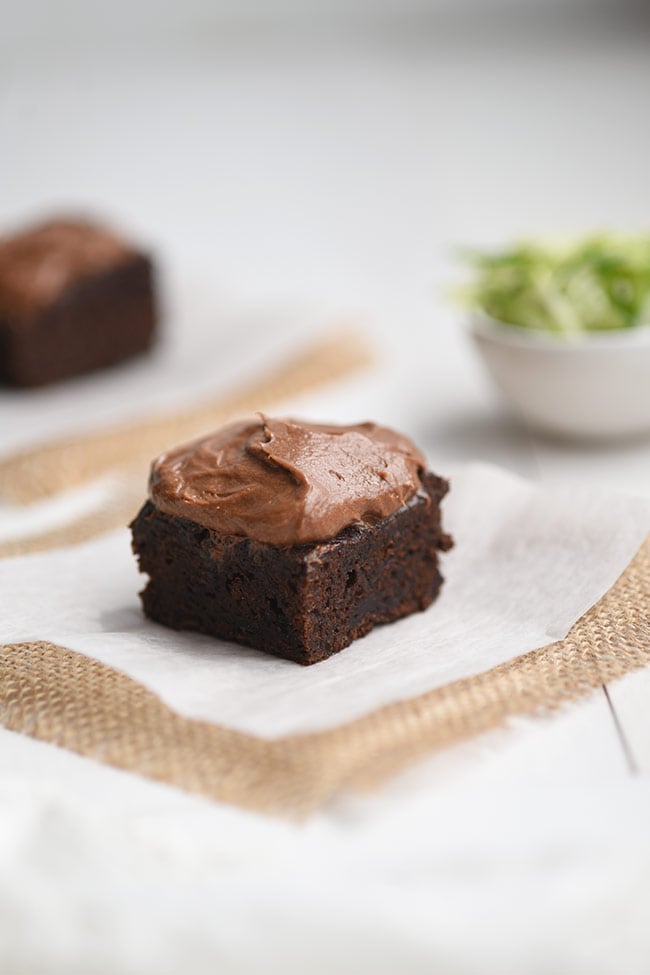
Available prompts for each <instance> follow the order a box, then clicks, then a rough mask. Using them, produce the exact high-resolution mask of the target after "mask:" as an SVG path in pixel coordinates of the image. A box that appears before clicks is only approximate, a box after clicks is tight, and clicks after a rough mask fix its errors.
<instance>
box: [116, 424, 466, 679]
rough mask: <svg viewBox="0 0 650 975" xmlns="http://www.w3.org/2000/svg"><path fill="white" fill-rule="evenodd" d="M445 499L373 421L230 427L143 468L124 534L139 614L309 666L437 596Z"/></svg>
mask: <svg viewBox="0 0 650 975" xmlns="http://www.w3.org/2000/svg"><path fill="white" fill-rule="evenodd" d="M447 490H448V484H447V482H446V481H445V480H443V479H442V478H440V477H437V476H436V475H435V474H432V473H430V472H427V471H426V469H425V461H424V458H423V457H422V455H421V454H420V452H419V451H418V450H417V449H416V448H415V447H414V445H413V444H412V443H411V441H410V440H408V439H407V438H406V437H403V436H401V435H400V434H397V433H395V432H393V431H392V430H389V429H387V428H385V427H380V426H377V425H376V424H373V423H364V424H360V425H357V426H326V425H322V424H313V423H299V422H297V421H288V420H276V419H270V418H266V417H264V418H261V419H258V420H253V421H247V422H242V423H237V424H233V425H231V426H228V427H226V428H224V429H223V430H221V431H219V432H218V433H216V434H214V435H213V436H211V437H207V438H205V439H203V440H200V441H197V442H196V443H193V444H190V445H188V446H184V447H181V448H179V449H177V450H174V451H171V452H170V453H167V454H164V455H163V456H162V457H160V458H159V459H158V460H157V461H155V462H154V464H153V466H152V472H151V480H150V500H148V501H147V502H146V503H145V505H144V506H143V508H142V510H141V511H140V513H139V514H138V516H137V517H136V519H135V521H134V522H133V524H132V526H131V528H132V532H133V548H134V551H135V553H136V554H137V556H138V559H139V563H140V568H141V570H142V571H143V572H145V573H147V574H148V576H149V581H148V583H147V585H146V588H145V589H144V591H143V593H142V594H141V595H142V602H143V607H144V611H145V613H146V614H147V616H149V617H150V618H151V619H153V620H156V621H158V622H160V623H163V624H165V625H166V626H170V627H173V628H174V629H183V630H198V631H200V632H202V633H207V634H211V635H213V636H217V637H221V638H223V639H226V640H232V641H235V642H238V643H243V644H246V645H248V646H252V647H256V648H258V649H259V650H264V651H266V652H267V653H272V654H275V655H277V656H280V657H286V658H288V659H290V660H295V661H297V662H298V663H301V664H312V663H316V662H317V661H319V660H323V659H325V658H326V657H329V656H331V655H332V654H334V653H337V652H338V651H339V650H342V649H343V648H344V647H346V646H348V644H350V643H351V642H352V641H353V640H355V639H357V638H358V637H361V636H363V635H364V634H366V633H368V632H369V631H370V630H371V629H372V628H373V626H376V625H377V624H379V623H389V622H391V621H393V620H396V619H398V618H400V617H402V616H406V615H408V614H409V613H413V612H415V611H417V610H423V609H426V608H427V606H429V605H430V604H431V602H432V601H433V600H434V599H435V597H436V595H437V594H438V591H439V589H440V586H441V584H442V576H441V574H440V571H439V566H438V553H439V552H440V551H441V550H445V549H448V548H449V547H450V545H451V540H450V538H449V536H448V535H446V534H445V533H444V531H443V530H442V527H441V513H440V502H441V500H442V498H443V497H444V495H445V494H446V492H447Z"/></svg>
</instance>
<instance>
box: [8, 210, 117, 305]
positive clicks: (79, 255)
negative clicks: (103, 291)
mask: <svg viewBox="0 0 650 975" xmlns="http://www.w3.org/2000/svg"><path fill="white" fill-rule="evenodd" d="M134 253H135V252H134V251H133V249H132V248H131V247H129V246H128V245H127V244H126V243H125V242H124V241H122V240H120V239H119V238H118V237H116V236H114V235H113V234H112V233H110V232H109V231H107V230H104V229H102V228H100V227H97V226H95V225H94V224H91V223H88V222H86V221H84V220H52V221H49V222H48V223H43V224H39V225H38V226H36V227H32V228H29V229H27V230H25V231H23V232H22V233H19V234H14V235H13V236H11V237H5V238H3V239H0V315H2V316H7V317H9V316H11V317H14V318H17V319H22V318H25V317H29V316H30V315H31V314H33V313H34V312H37V311H39V310H41V309H43V308H46V307H47V306H48V305H49V304H51V303H52V302H54V301H56V300H57V299H58V298H59V297H60V296H61V295H62V294H63V293H64V292H65V291H66V290H67V289H68V288H69V287H70V286H71V285H74V284H76V283H77V282H78V281H80V280H82V279H83V278H86V277H89V276H92V275H94V274H99V273H102V272H103V271H107V270H110V269H111V268H113V267H116V266H118V265H119V264H122V263H124V262H125V261H127V260H129V259H130V258H132V257H133V255H134Z"/></svg>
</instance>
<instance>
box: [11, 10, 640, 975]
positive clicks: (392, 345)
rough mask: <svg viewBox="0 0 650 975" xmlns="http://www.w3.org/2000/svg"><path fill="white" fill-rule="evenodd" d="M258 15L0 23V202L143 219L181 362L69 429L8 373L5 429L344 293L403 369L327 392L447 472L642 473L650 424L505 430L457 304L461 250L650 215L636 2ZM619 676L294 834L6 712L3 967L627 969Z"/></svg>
mask: <svg viewBox="0 0 650 975" xmlns="http://www.w3.org/2000/svg"><path fill="white" fill-rule="evenodd" d="M299 6H300V9H298V7H299ZM405 10H406V13H404V11H405ZM244 13H245V16H243V15H241V8H240V7H239V5H237V9H235V5H234V4H232V5H207V4H205V5H203V4H201V5H198V4H190V5H183V6H182V7H181V6H180V5H178V4H172V3H167V4H164V5H157V4H153V3H151V4H146V5H138V4H126V3H120V4H114V5H111V6H110V8H109V7H108V6H106V5H95V4H92V5H91V4H81V3H76V4H74V5H73V4H71V3H68V4H57V5H55V4H49V3H48V4H45V3H43V4H40V5H36V4H34V3H31V4H23V5H20V6H18V5H13V6H12V9H11V11H10V12H9V14H10V16H9V19H8V20H7V19H5V20H4V21H3V33H2V38H3V39H2V46H1V47H0V51H1V57H0V219H1V221H2V224H3V226H7V227H8V226H10V225H12V224H14V223H16V222H19V221H20V220H22V219H23V218H24V217H26V216H31V215H37V214H39V213H41V212H42V211H43V209H51V208H57V207H58V208H61V207H68V206H75V207H82V208H83V207H90V208H92V209H93V210H97V211H99V212H101V213H105V214H106V215H107V216H109V217H111V218H113V219H114V220H115V221H117V222H118V223H120V224H122V225H124V226H125V227H127V228H129V229H131V230H132V231H133V232H134V233H135V234H137V235H139V236H140V237H141V238H142V239H144V240H145V241H148V242H151V244H152V245H154V246H155V248H156V250H157V252H158V254H159V256H160V261H161V266H162V268H163V271H164V281H165V282H166V291H167V293H168V302H169V312H168V316H167V338H166V349H167V352H165V348H164V349H163V352H162V353H161V355H165V354H171V351H173V350H174V349H176V348H177V347H182V348H183V354H184V355H185V356H186V359H184V360H183V361H184V362H185V363H186V368H184V369H183V370H180V372H179V377H178V389H171V390H168V389H157V388H156V382H155V375H156V373H155V369H156V360H152V362H151V363H150V364H141V365H139V366H137V367H135V371H130V372H128V376H129V377H130V378H128V379H125V380H124V382H125V383H127V386H125V387H123V388H128V390H129V391H130V395H129V397H124V396H121V395H120V392H119V389H120V385H119V383H118V380H117V379H116V378H115V377H114V376H113V377H106V378H104V379H101V380H98V381H97V385H95V384H93V387H92V389H91V387H90V386H89V385H87V384H85V383H84V382H83V381H82V382H81V384H80V385H79V386H78V387H76V388H77V391H78V392H79V394H83V395H87V397H88V398H87V400H86V402H87V403H88V404H91V406H92V408H90V406H89V407H88V408H87V409H85V410H84V411H83V412H84V415H83V416H79V417H76V418H74V421H71V420H70V416H69V413H66V411H65V409H64V408H63V405H62V399H61V394H60V393H59V392H57V391H49V392H48V391H44V392H42V393H38V394H35V395H34V396H31V397H29V398H26V397H24V396H23V397H21V396H20V395H18V394H8V393H4V394H2V398H0V434H1V435H2V437H3V444H4V445H5V446H9V444H14V443H15V442H16V438H17V432H16V422H17V421H16V420H15V418H16V416H17V415H18V413H21V415H23V416H28V417H29V418H30V429H29V430H27V429H26V428H25V427H24V425H23V426H21V434H20V437H21V438H22V437H23V435H24V437H25V439H29V438H35V437H37V436H38V432H39V429H40V428H41V423H42V425H43V427H45V424H46V421H45V419H44V418H45V417H52V416H53V417H55V419H56V422H57V423H63V422H64V419H65V421H66V423H69V424H71V425H72V426H75V425H78V426H81V425H84V424H91V423H93V422H98V421H99V420H101V419H103V418H105V417H108V416H109V415H113V414H115V415H118V414H120V413H121V414H122V415H124V414H126V413H129V412H132V411H133V409H134V408H137V407H140V408H141V407H142V406H149V405H158V404H160V405H162V404H163V403H164V402H165V401H166V400H167V399H168V398H170V397H171V398H174V397H176V398H178V397H179V396H182V395H184V391H185V390H186V389H187V387H188V385H191V383H192V363H193V362H194V361H197V360H198V359H199V358H200V359H201V367H200V368H201V377H202V379H201V381H202V382H204V383H205V382H206V381H207V380H208V379H209V367H210V357H211V356H214V358H215V370H216V371H215V375H217V374H218V375H219V377H220V378H219V381H220V382H221V381H222V378H221V377H222V375H223V363H221V364H220V369H221V371H218V370H217V364H216V359H217V358H218V357H219V349H220V348H221V347H222V343H224V342H226V341H228V342H230V343H231V347H233V348H235V347H236V342H235V341H234V338H233V335H236V334H238V333H239V332H240V330H241V329H242V323H247V328H248V331H247V333H246V334H247V336H248V339H249V340H250V339H251V338H252V340H253V342H255V337H256V335H257V337H258V341H259V343H261V344H269V342H271V343H272V338H273V335H272V333H271V335H270V337H269V331H270V330H269V328H268V325H267V323H268V322H269V321H278V320H282V319H283V316H284V315H286V316H288V317H293V318H294V319H295V316H296V310H297V309H300V314H301V315H302V314H304V322H305V324H304V328H305V332H309V331H310V330H311V329H312V327H314V323H316V322H317V321H318V322H322V320H323V318H324V317H327V316H329V315H330V314H331V313H332V311H333V310H335V311H337V312H340V313H342V314H343V313H344V314H346V315H349V316H352V317H353V318H354V319H355V320H358V321H360V322H361V323H363V325H364V326H365V328H366V330H367V331H368V332H369V333H370V334H371V335H372V336H373V337H374V340H375V341H376V342H377V343H378V344H379V345H380V346H381V348H382V349H383V350H384V357H385V361H389V362H391V363H392V366H393V370H392V376H391V378H390V379H389V380H386V381H385V382H384V383H382V384H380V385H379V386H378V385H377V383H374V384H373V382H372V381H368V382H367V383H366V384H358V385H356V384H355V385H353V386H347V387H346V388H345V389H344V390H341V391H339V392H337V393H336V394H323V396H322V397H320V398H319V400H318V401H317V402H313V403H312V404H311V407H310V408H311V409H313V410H314V411H316V410H317V411H318V412H319V413H320V414H321V415H330V416H332V417H340V418H345V417H348V416H351V415H352V414H353V415H354V416H353V418H357V417H359V418H361V416H362V415H375V416H377V418H378V419H381V420H383V421H385V422H387V423H394V424H395V425H397V426H400V427H403V428H404V429H405V430H406V431H407V432H408V433H410V434H411V435H412V436H413V437H414V438H415V439H416V440H417V441H418V442H419V443H420V444H421V445H422V446H423V447H424V448H425V449H426V450H427V451H428V452H429V454H430V455H431V457H432V459H435V461H436V464H437V466H438V467H439V469H441V470H443V471H444V467H445V464H451V463H455V462H458V461H465V460H469V459H479V460H488V461H492V462H496V463H499V464H501V465H503V466H505V467H508V468H510V469H512V470H514V471H516V472H518V473H521V474H524V475H526V476H529V477H532V478H534V479H538V480H542V481H543V482H546V483H561V484H563V485H570V484H571V483H572V482H575V481H580V482H588V483H599V484H603V485H607V486H610V487H615V488H619V489H622V490H628V491H633V492H646V493H647V492H648V490H649V474H650V460H649V457H650V453H649V447H648V444H647V443H634V444H618V445H614V446H611V447H609V448H595V447H589V448H587V447H569V446H565V445H559V444H553V443H549V442H546V441H543V440H540V439H538V438H536V437H534V436H532V435H531V434H530V433H529V432H527V431H526V430H523V429H521V428H519V427H517V426H516V425H515V424H513V423H512V422H511V421H510V420H509V418H508V417H507V414H506V413H505V412H504V410H503V408H502V407H501V405H500V404H499V402H498V401H497V399H496V398H495V396H494V394H493V392H492V390H491V388H490V386H489V384H488V383H487V380H486V379H485V378H484V376H483V374H482V372H481V370H480V368H479V366H478V364H477V363H476V362H475V360H474V358H473V356H472V353H471V349H470V348H469V346H468V344H467V342H466V340H465V338H464V335H463V333H462V321H461V319H460V317H459V315H458V313H457V312H456V311H455V310H454V309H453V307H452V306H451V305H450V303H449V302H448V300H447V299H446V290H447V289H448V287H449V285H450V282H451V281H453V279H454V276H455V274H456V268H455V265H454V260H453V248H454V246H455V245H457V244H459V243H467V242H470V243H481V242H483V243H488V242H491V241H498V240H502V239H507V238H510V237H511V236H515V235H518V234H521V233H534V232H540V231H558V230H559V231H563V230H573V229H585V228H590V227H599V226H610V225H616V226H622V227H639V228H642V227H647V226H648V223H649V222H650V212H649V211H650V202H649V199H650V198H649V196H648V177H647V173H648V159H649V158H650V128H649V127H648V124H647V119H648V115H649V112H648V109H649V102H650V42H649V38H648V23H647V18H644V17H643V8H642V5H634V4H616V5H614V4H612V5H611V6H608V5H602V4H597V3H591V4H587V3H585V4H570V5H566V4H562V5H561V4H554V5H552V6H548V5H542V4H533V3H532V0H529V2H527V3H525V4H511V5H499V4H497V5H492V4H489V5H486V4H483V5H479V4H475V5H472V6H469V5H465V4H461V5H453V4H450V3H449V4H442V5H438V4H433V5H425V4H421V5H417V6H416V5H415V4H409V5H408V7H406V8H405V7H404V6H403V5H401V4H400V5H399V8H398V6H397V5H393V6H390V5H388V4H384V5H382V12H381V15H376V12H375V10H374V7H373V9H372V10H371V5H370V4H363V5H361V4H359V5H355V6H354V8H353V9H352V10H350V9H349V8H348V6H347V5H344V4H337V5H336V6H335V8H333V9H332V8H330V7H327V8H325V7H324V6H322V7H321V6H319V7H313V6H309V7H308V8H304V7H303V5H297V4H296V5H290V4H288V3H287V4H283V5H282V10H281V11H280V12H279V13H278V11H277V10H276V8H274V7H272V8H269V6H268V5H262V4H259V3H258V4H256V5H255V7H252V6H248V5H247V7H246V8H245V11H244ZM3 14H4V11H3ZM194 301H195V302H196V305H194V304H193V302H194ZM198 306H200V315H199V313H198V310H197V308H198ZM303 309H306V311H304V312H303V311H302V310H303ZM199 323H200V324H199ZM256 330H258V331H257V332H256ZM206 348H207V349H209V350H210V355H209V356H206V354H205V349H206ZM170 350H171V351H170ZM206 360H207V362H206ZM232 368H233V374H234V373H235V372H237V370H240V369H241V368H242V363H241V362H239V361H238V362H236V363H233V367H232ZM138 370H139V371H138ZM134 377H136V379H137V378H138V377H141V378H142V380H143V384H142V388H143V390H144V393H143V397H142V402H137V401H134V396H135V394H131V391H132V390H133V388H134V387H137V385H138V384H137V383H135V382H134ZM93 390H94V391H93ZM5 438H6V439H5ZM609 694H610V699H611V702H612V703H613V705H614V707H615V712H616V715H617V717H618V724H617V723H616V722H615V720H614V718H613V711H612V708H611V707H610V700H609V699H608V698H607V696H606V695H605V693H604V692H603V693H602V694H599V695H595V696H594V697H593V698H592V699H590V701H588V702H587V703H585V704H584V705H581V706H579V707H575V708H573V709H571V710H570V711H568V712H567V713H566V714H565V715H563V716H560V717H558V718H554V719H552V720H551V719H548V720H546V719H536V720H531V721H522V722H519V723H518V724H517V725H516V727H514V728H513V729H510V731H508V732H503V733H499V734H497V735H494V736H491V737H489V738H486V739H483V740H481V741H477V742H474V743H471V744H469V745H467V746H464V747H463V748H459V749H456V750H455V751H453V752H451V753H448V754H446V755H442V756H438V757H435V758H433V759H432V760H430V761H429V762H426V763H424V764H423V765H422V766H421V767H420V768H418V769H417V770H413V771H412V772H410V773H408V774H406V775H405V776H403V777H402V778H401V779H400V780H399V781H397V782H395V783H393V784H392V785H391V786H390V787H388V788H386V789H385V790H383V791H382V792H381V793H380V794H378V795H376V796H374V797H367V798H352V797H350V798H347V799H344V800H343V799H342V800H340V801H338V802H337V803H336V804H333V805H332V807H331V808H329V809H328V810H326V811H324V812H323V813H322V814H319V815H318V816H317V817H315V818H314V819H313V820H312V821H311V822H310V823H308V824H306V825H305V826H303V827H301V828H295V827H292V826H288V825H285V824H282V823H278V822H275V821H270V820H264V819H261V818H260V819H258V818H257V817H253V816H247V815H244V814H242V813H240V812H238V811H233V810H229V809H225V808H220V807H218V806H216V805H211V804H209V803H203V802H201V801H198V800H195V799H192V798H190V797H187V796H183V795H180V794H178V793H176V792H174V790H171V789H164V788H162V787H158V786H154V785H152V784H151V783H147V782H144V781H140V780H138V779H137V778H134V777H128V776H126V775H122V774H120V773H118V772H115V771H113V770H110V769H105V768H101V767H99V766H95V765H93V764H92V763H89V762H85V761H83V760H81V759H79V758H77V757H75V756H72V755H68V754H65V753H63V752H59V751H57V750H56V749H53V748H51V747H48V746H45V745H42V744H38V743H36V742H33V741H30V740H28V739H23V738H20V737H19V736H16V735H12V734H10V733H8V732H3V733H2V734H1V735H0V769H1V772H0V817H1V823H0V827H1V828H0V969H2V970H3V972H4V971H7V972H8V973H10V975H14V973H20V972H39V973H40V972H66V973H68V975H69V973H76V972H79V973H82V972H83V973H84V975H87V973H93V972H112V971H120V972H122V971H123V972H140V971H156V972H157V973H166V972H184V971H188V972H193V973H197V972H198V973H200V972H203V971H206V972H207V971H217V970H218V971H219V972H231V971H232V972H241V971H245V972H247V971H269V970H271V971H275V970H277V971H292V972H293V971H295V972H304V971H312V972H313V971H322V972H331V971H334V970H338V971H350V972H364V971H368V972H384V971H385V972H411V971H413V972H420V971H422V972H431V971H440V972H481V973H485V972H488V973H492V972H494V973H508V972H512V973H513V975H514V973H523V972H531V973H533V972H534V973H547V972H548V973H551V972H552V973H555V972H565V971H567V972H568V971H571V972H584V973H590V975H591V973H594V972H602V973H611V972H617V973H619V972H625V973H628V972H639V973H641V972H647V970H648V959H649V958H650V932H649V926H648V923H647V917H648V910H649V908H650V900H649V895H648V891H649V889H650V887H649V884H648V880H649V877H650V841H649V840H648V830H647V822H648V811H649V808H650V787H649V785H648V780H647V771H648V770H649V769H650V746H649V745H648V742H649V740H650V727H649V725H648V719H647V717H646V715H647V710H648V700H649V695H650V680H649V679H648V677H647V675H646V674H640V675H635V676H632V677H630V678H628V679H627V680H626V681H624V682H622V683H621V684H619V685H616V686H614V687H611V688H609ZM3 965H4V967H3Z"/></svg>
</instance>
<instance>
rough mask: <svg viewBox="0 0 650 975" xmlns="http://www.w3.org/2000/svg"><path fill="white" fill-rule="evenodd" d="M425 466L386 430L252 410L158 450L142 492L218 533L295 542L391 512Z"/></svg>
mask: <svg viewBox="0 0 650 975" xmlns="http://www.w3.org/2000/svg"><path fill="white" fill-rule="evenodd" d="M424 470H425V460H424V457H423V456H422V454H421V453H420V451H419V450H418V449H417V448H416V447H415V445H414V444H413V443H412V442H411V441H410V440H409V439H408V438H407V437H404V436H402V435H401V434H399V433H396V432H395V431H394V430H390V429H389V428H388V427H381V426H378V425H377V424H376V423H360V424H357V425H354V426H330V425H327V424H321V423H307V422H299V421H297V420H280V419H272V418H270V417H267V416H263V415H261V414H260V417H259V418H258V419H253V420H245V421H240V422H238V423H232V424H230V425H229V426H226V427H224V428H223V429H222V430H219V431H218V432H217V433H214V434H212V435H210V436H208V437H205V438H203V439H201V440H197V441H195V442H194V443H191V444H188V445H185V446H182V447H179V448H177V449H175V450H172V451H169V452H168V453H166V454H163V455H162V456H161V457H159V458H158V459H157V460H156V461H154V463H153V465H152V469H151V478H150V495H151V500H152V501H153V503H154V505H155V506H156V508H157V509H158V510H159V511H162V512H164V513H165V514H168V515H176V516H178V517H181V518H188V519H190V520H191V521H194V522H196V523H198V524H200V525H203V526H204V527H206V528H210V529H213V530H215V531H218V532H220V533H222V534H227V535H243V536H246V537H248V538H253V539H256V540H257V541H260V542H268V543H271V544H273V545H297V544H302V543H304V542H315V541H323V540H325V539H329V538H333V537H334V536H335V535H337V534H338V532H340V531H341V530H342V529H343V528H345V527H347V526H348V525H352V524H355V523H359V522H361V523H366V524H373V523H375V522H377V521H379V520H381V519H382V518H386V517H387V516H388V515H391V514H393V512H395V511H397V510H398V508H401V507H402V506H403V505H404V504H406V503H407V502H408V501H409V500H410V499H411V498H412V497H413V496H414V495H415V494H417V493H418V492H419V491H420V489H421V486H422V481H421V477H422V474H423V473H424ZM423 494H424V497H426V498H428V495H426V494H425V493H424V492H423Z"/></svg>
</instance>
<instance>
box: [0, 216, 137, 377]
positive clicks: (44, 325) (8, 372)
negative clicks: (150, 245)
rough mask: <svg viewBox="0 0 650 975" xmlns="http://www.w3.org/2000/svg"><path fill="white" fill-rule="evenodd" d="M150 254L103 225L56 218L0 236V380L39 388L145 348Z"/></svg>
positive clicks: (111, 363) (99, 367)
mask: <svg viewBox="0 0 650 975" xmlns="http://www.w3.org/2000/svg"><path fill="white" fill-rule="evenodd" d="M155 329H156V307H155V298H154V282H153V268H152V263H151V261H150V259H149V258H148V257H147V256H146V255H144V254H141V253H139V252H137V251H136V250H134V249H133V248H132V247H130V246H129V245H128V244H127V243H125V242H124V241H122V240H121V239H120V238H118V237H116V236H114V235H113V234H111V233H109V232H108V231H106V230H104V229H103V228H100V227H97V226H94V225H92V224H90V223H87V222H85V221H81V220H55V221H51V222H49V223H45V224H42V225H40V226H38V227H34V228H32V229H29V230H26V231H24V232H23V233H21V234H17V235H14V236H12V237H7V238H5V239H3V240H0V381H2V382H4V383H8V384H11V385H15V386H41V385H45V384H47V383H51V382H56V381H58V380H62V379H67V378H69V377H71V376H76V375H79V374H81V373H85V372H90V371H93V370H95V369H102V368H104V367H107V366H111V365H114V364H116V363H118V362H121V361H123V360H124V359H128V358H130V357H131V356H134V355H137V354H139V353H141V352H144V351H145V350H146V349H147V348H149V346H150V345H151V343H152V341H153V338H154V334H155Z"/></svg>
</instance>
